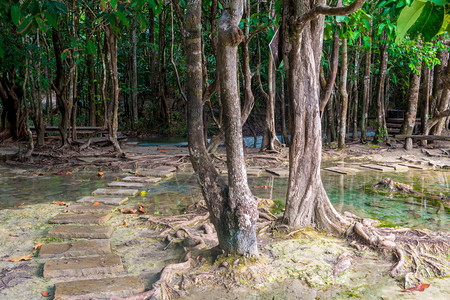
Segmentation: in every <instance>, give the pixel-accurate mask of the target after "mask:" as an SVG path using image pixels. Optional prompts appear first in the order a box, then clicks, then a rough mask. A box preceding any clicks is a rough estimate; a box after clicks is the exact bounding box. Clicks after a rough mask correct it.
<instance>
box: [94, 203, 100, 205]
mask: <svg viewBox="0 0 450 300" xmlns="http://www.w3.org/2000/svg"><path fill="white" fill-rule="evenodd" d="M92 205H100V203H98V202H94V204H92Z"/></svg>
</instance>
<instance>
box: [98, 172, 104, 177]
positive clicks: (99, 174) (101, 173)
mask: <svg viewBox="0 0 450 300" xmlns="http://www.w3.org/2000/svg"><path fill="white" fill-rule="evenodd" d="M97 175H98V176H99V177H103V175H105V173H103V172H98V174H97Z"/></svg>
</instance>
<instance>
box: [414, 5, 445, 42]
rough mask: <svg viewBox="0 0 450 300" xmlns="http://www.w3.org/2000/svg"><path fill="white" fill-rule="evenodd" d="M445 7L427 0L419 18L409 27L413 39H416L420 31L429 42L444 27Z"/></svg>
mask: <svg viewBox="0 0 450 300" xmlns="http://www.w3.org/2000/svg"><path fill="white" fill-rule="evenodd" d="M444 14H445V11H444V7H443V6H442V5H435V4H433V3H431V2H427V3H426V4H425V6H424V8H423V10H422V13H421V14H420V17H419V19H418V20H417V21H416V22H415V23H414V25H413V26H412V27H411V28H410V29H409V33H410V36H411V38H412V39H415V38H416V37H417V36H418V35H419V34H420V33H421V34H422V37H423V39H424V41H425V42H429V41H430V40H431V39H432V38H433V37H434V36H435V35H436V34H437V33H438V32H439V29H441V27H442V22H443V21H444Z"/></svg>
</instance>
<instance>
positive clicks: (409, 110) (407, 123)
mask: <svg viewBox="0 0 450 300" xmlns="http://www.w3.org/2000/svg"><path fill="white" fill-rule="evenodd" d="M421 67H422V66H421V65H419V66H417V71H416V72H414V71H413V72H411V77H410V84H409V91H408V102H407V104H406V110H405V111H406V112H405V118H404V120H403V126H402V130H401V134H408V135H409V134H413V131H414V126H415V125H416V115H417V103H418V100H419V88H420V71H421ZM412 147H413V141H412V139H411V138H407V139H405V149H406V150H411V149H412Z"/></svg>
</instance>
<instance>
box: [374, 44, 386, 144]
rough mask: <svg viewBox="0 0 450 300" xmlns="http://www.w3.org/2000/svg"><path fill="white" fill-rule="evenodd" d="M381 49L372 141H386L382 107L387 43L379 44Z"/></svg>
mask: <svg viewBox="0 0 450 300" xmlns="http://www.w3.org/2000/svg"><path fill="white" fill-rule="evenodd" d="M380 51H381V65H380V73H379V83H378V92H377V124H376V126H375V136H374V138H373V141H374V143H379V142H381V141H383V142H386V143H387V142H388V139H389V137H388V132H387V126H386V111H385V108H384V103H385V101H384V95H385V93H384V88H385V83H386V71H387V63H388V58H389V57H388V52H387V45H382V46H380Z"/></svg>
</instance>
